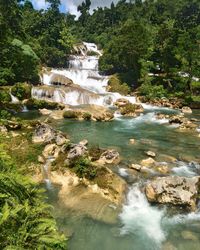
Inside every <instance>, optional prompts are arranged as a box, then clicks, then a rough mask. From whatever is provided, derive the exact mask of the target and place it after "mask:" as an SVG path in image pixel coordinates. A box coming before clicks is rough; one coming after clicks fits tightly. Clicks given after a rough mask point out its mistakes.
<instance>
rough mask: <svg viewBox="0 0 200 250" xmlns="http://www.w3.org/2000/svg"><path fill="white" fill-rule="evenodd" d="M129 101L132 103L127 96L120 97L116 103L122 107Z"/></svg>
mask: <svg viewBox="0 0 200 250" xmlns="http://www.w3.org/2000/svg"><path fill="white" fill-rule="evenodd" d="M128 103H130V102H129V100H127V99H125V98H119V99H117V100H116V102H115V103H114V105H115V106H117V107H118V108H121V107H124V106H126V105H127V104H128Z"/></svg>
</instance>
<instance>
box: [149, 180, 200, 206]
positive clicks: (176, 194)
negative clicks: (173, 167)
mask: <svg viewBox="0 0 200 250" xmlns="http://www.w3.org/2000/svg"><path fill="white" fill-rule="evenodd" d="M199 184H200V177H192V178H186V177H179V176H167V177H158V178H156V179H154V180H152V181H151V182H149V183H148V184H147V185H146V187H145V192H146V196H147V199H148V200H149V201H150V202H156V203H161V204H172V205H179V206H184V207H186V208H187V209H190V210H192V211H194V210H196V208H197V206H196V201H197V195H198V189H199Z"/></svg>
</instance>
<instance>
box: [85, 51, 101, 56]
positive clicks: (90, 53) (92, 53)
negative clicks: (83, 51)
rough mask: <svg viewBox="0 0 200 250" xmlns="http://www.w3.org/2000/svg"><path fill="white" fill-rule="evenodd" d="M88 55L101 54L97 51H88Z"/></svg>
mask: <svg viewBox="0 0 200 250" xmlns="http://www.w3.org/2000/svg"><path fill="white" fill-rule="evenodd" d="M87 56H99V53H97V52H95V51H88V52H87Z"/></svg>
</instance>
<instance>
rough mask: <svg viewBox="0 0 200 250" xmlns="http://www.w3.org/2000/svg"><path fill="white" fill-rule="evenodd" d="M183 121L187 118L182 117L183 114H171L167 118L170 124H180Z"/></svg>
mask: <svg viewBox="0 0 200 250" xmlns="http://www.w3.org/2000/svg"><path fill="white" fill-rule="evenodd" d="M185 121H187V118H184V116H182V115H173V116H171V117H170V119H169V123H170V124H173V123H175V124H182V123H184V122H185Z"/></svg>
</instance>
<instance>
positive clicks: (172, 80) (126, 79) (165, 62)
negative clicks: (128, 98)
mask: <svg viewBox="0 0 200 250" xmlns="http://www.w3.org/2000/svg"><path fill="white" fill-rule="evenodd" d="M48 2H49V8H48V9H47V10H35V9H34V8H33V5H32V3H31V2H30V1H18V2H17V1H14V0H10V1H1V3H0V11H1V23H0V25H1V40H0V43H1V51H0V53H1V55H0V56H1V62H0V84H1V85H10V84H14V83H16V82H24V81H27V82H30V83H38V82H39V79H38V71H39V70H40V69H41V66H42V65H46V66H48V67H66V66H67V61H68V56H69V54H70V53H71V51H72V49H73V45H74V44H76V43H78V42H80V41H84V40H85V41H90V42H95V43H97V44H98V46H99V47H100V48H102V49H103V50H104V54H103V56H102V57H101V59H100V70H101V71H102V73H103V74H115V73H116V74H117V76H118V77H119V79H120V82H121V83H126V84H128V85H129V86H130V87H131V90H133V89H136V88H138V87H140V88H139V89H138V90H139V92H140V93H141V94H142V95H146V96H147V97H149V98H151V97H152V98H153V97H163V96H170V95H171V96H177V97H183V96H184V97H185V96H187V98H188V100H189V99H191V98H194V99H195V98H196V99H198V94H199V88H200V84H199V81H198V78H199V77H200V65H199V62H200V44H199V39H200V3H199V1H197V0H192V1H189V0H178V1H176V2H174V1H171V0H170V1H169V0H160V1H153V0H146V1H144V2H143V1H141V0H137V1H125V0H121V1H119V2H118V3H117V4H116V5H114V4H113V3H112V4H111V6H110V8H107V7H105V8H98V9H96V10H94V12H93V14H90V13H91V12H90V5H91V1H90V0H86V1H85V2H83V3H82V4H81V5H80V6H78V11H79V12H80V16H79V18H78V20H76V17H75V16H73V15H71V14H69V13H67V14H64V13H60V11H59V5H60V1H59V0H49V1H48ZM8 48H9V49H8Z"/></svg>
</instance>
